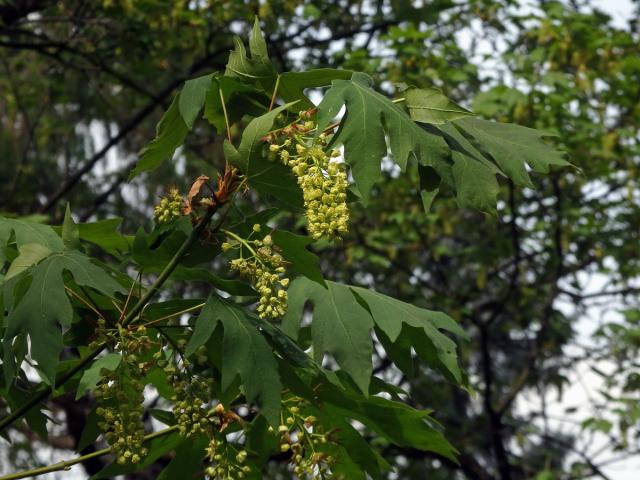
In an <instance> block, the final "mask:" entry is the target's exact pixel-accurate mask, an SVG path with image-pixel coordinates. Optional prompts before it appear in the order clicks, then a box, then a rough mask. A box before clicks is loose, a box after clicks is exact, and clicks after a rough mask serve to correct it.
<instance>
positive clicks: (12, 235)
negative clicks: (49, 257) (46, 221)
mask: <svg viewBox="0 0 640 480" xmlns="http://www.w3.org/2000/svg"><path fill="white" fill-rule="evenodd" d="M11 239H13V241H14V242H15V244H16V247H17V248H18V249H19V248H20V247H21V246H23V245H27V244H30V243H36V244H39V245H42V246H43V247H46V248H47V249H48V250H50V251H52V252H61V251H62V249H63V248H64V243H63V242H62V238H60V236H59V235H58V234H57V233H56V232H55V231H54V230H53V228H51V227H50V226H49V225H42V224H40V223H35V222H29V221H26V220H17V219H13V218H6V217H0V266H1V265H2V264H4V262H5V261H6V260H7V245H8V244H9V242H10V241H11Z"/></svg>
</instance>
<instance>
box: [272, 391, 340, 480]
mask: <svg viewBox="0 0 640 480" xmlns="http://www.w3.org/2000/svg"><path fill="white" fill-rule="evenodd" d="M305 405H306V402H304V401H303V400H302V399H300V398H297V397H292V398H290V399H288V400H286V401H285V402H284V405H283V414H282V418H281V422H280V426H279V427H278V436H279V439H280V451H281V452H283V453H287V452H291V460H290V461H291V464H292V466H293V473H295V474H296V476H297V477H298V478H301V479H302V478H314V479H315V478H328V476H329V474H330V470H331V465H333V463H334V462H335V458H334V457H332V456H331V455H328V454H327V453H326V451H325V449H324V448H322V445H324V444H326V443H327V442H329V441H330V440H329V436H328V435H327V434H325V433H323V428H322V426H321V425H319V424H318V421H317V419H316V417H314V416H313V415H306V414H305V413H303V411H304V410H305ZM269 428H270V431H273V429H272V428H271V427H269Z"/></svg>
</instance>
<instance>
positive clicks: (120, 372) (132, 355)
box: [94, 319, 153, 464]
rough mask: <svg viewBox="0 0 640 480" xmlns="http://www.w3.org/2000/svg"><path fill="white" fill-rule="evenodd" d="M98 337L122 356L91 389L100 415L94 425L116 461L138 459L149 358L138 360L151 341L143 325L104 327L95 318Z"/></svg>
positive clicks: (141, 454)
mask: <svg viewBox="0 0 640 480" xmlns="http://www.w3.org/2000/svg"><path fill="white" fill-rule="evenodd" d="M97 330H98V335H99V338H101V340H102V341H103V342H105V343H107V344H108V345H110V346H111V348H112V349H113V350H115V351H116V352H119V353H120V354H121V356H122V360H121V361H120V364H119V365H118V368H117V369H116V370H115V371H113V372H106V373H105V375H104V376H103V377H102V379H101V381H100V383H99V385H98V387H97V389H96V390H95V392H94V395H95V397H96V400H97V401H98V408H97V409H96V413H97V414H98V415H99V416H100V417H101V418H102V419H101V421H100V422H99V423H98V427H99V428H100V429H101V430H102V431H103V432H104V434H105V439H106V440H107V442H108V443H109V445H111V447H112V448H113V451H114V453H115V454H116V461H117V462H118V463H120V464H126V463H139V462H141V461H142V459H143V458H144V457H145V455H146V454H147V448H145V447H144V445H143V442H144V423H143V421H142V414H143V411H144V407H143V402H144V381H143V378H144V376H145V375H146V374H147V372H148V370H149V369H150V368H151V366H152V365H153V362H144V361H141V358H140V354H141V353H143V352H144V351H146V350H148V349H149V348H150V347H151V346H152V345H153V342H152V341H151V339H150V338H149V337H148V336H147V330H146V327H144V326H138V327H135V328H133V329H128V328H125V327H123V326H122V325H118V326H117V328H114V329H108V328H107V325H106V321H105V320H104V319H100V320H98V329H97Z"/></svg>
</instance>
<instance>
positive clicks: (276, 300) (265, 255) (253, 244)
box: [222, 225, 289, 319]
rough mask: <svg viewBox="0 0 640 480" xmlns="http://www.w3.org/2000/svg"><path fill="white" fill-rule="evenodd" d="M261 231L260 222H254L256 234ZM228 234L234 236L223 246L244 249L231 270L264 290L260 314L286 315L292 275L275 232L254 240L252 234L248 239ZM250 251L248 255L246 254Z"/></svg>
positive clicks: (223, 247) (260, 289)
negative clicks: (279, 248) (286, 266)
mask: <svg viewBox="0 0 640 480" xmlns="http://www.w3.org/2000/svg"><path fill="white" fill-rule="evenodd" d="M260 231H261V227H260V225H254V226H253V233H252V235H253V234H255V233H258V232H260ZM227 234H228V235H229V236H230V237H231V238H232V240H231V241H229V242H225V243H223V244H222V249H223V250H224V251H229V250H231V249H238V250H239V251H240V256H239V257H238V258H236V259H234V260H232V261H231V264H230V265H231V270H236V271H237V272H239V273H240V275H242V276H244V277H247V278H249V279H250V280H251V283H252V284H253V286H254V288H255V289H256V290H257V292H258V293H259V294H260V300H259V303H258V308H257V310H258V315H259V316H260V318H268V319H276V318H278V317H281V316H282V315H284V314H285V312H286V310H287V300H288V295H287V290H286V289H287V286H288V285H289V279H288V278H287V277H285V273H286V270H285V267H284V264H285V262H284V259H283V258H282V256H281V255H280V254H279V253H278V252H277V251H276V249H275V247H274V245H273V239H272V238H271V235H265V236H264V238H263V239H262V240H258V239H255V240H251V239H250V238H251V237H249V238H248V239H246V240H245V239H242V238H240V237H238V236H237V235H235V234H233V233H231V232H227ZM246 252H248V253H249V255H248V256H245V253H246Z"/></svg>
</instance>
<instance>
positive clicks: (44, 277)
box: [3, 250, 125, 385]
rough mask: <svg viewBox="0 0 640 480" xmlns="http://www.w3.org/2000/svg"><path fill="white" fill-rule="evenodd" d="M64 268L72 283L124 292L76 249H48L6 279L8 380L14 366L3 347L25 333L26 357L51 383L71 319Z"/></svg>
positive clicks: (105, 292)
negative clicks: (28, 341) (28, 353)
mask: <svg viewBox="0 0 640 480" xmlns="http://www.w3.org/2000/svg"><path fill="white" fill-rule="evenodd" d="M67 272H68V273H69V274H70V275H71V277H72V278H73V280H74V281H75V283H76V284H77V285H80V286H84V287H89V288H93V289H95V290H97V291H98V292H100V293H102V294H103V295H106V296H107V297H113V296H114V295H115V294H116V293H117V292H120V293H124V292H125V290H124V289H123V288H122V286H121V285H120V284H119V283H118V282H116V280H114V278H113V277H111V276H110V275H109V274H107V273H106V272H105V271H104V270H102V268H100V267H98V266H97V265H95V264H94V263H92V262H91V260H90V259H89V257H87V256H86V255H84V254H82V253H80V252H78V251H75V250H70V251H63V252H56V253H53V254H52V255H50V256H49V257H47V258H45V259H44V260H42V261H41V262H40V263H38V264H37V265H36V266H34V267H32V268H30V269H28V270H26V271H24V272H22V274H20V275H18V276H16V277H14V279H12V280H15V281H10V282H7V283H6V284H5V285H4V297H5V301H6V299H9V304H8V305H7V304H5V308H8V310H9V313H8V315H7V318H6V329H5V332H4V339H3V343H4V345H5V350H4V365H3V367H4V373H5V376H6V379H7V382H11V381H12V379H13V378H14V375H15V371H14V368H15V365H14V362H13V358H12V355H13V354H12V352H11V350H10V349H8V348H6V346H7V345H10V344H11V342H12V340H13V339H14V338H15V337H16V336H17V335H19V334H20V333H23V332H24V333H26V334H28V335H29V338H30V339H31V357H32V358H33V359H34V360H35V361H36V362H37V363H38V366H39V368H40V370H41V371H42V373H43V376H44V380H45V381H47V382H48V383H49V384H51V385H54V384H55V375H56V369H57V366H58V362H59V356H60V352H61V351H62V349H63V347H64V344H63V341H62V333H63V330H66V329H67V328H69V326H70V325H71V322H72V319H73V309H72V306H71V302H70V301H69V298H68V297H67V294H66V292H65V288H64V287H65V276H64V274H65V273H67ZM29 282H30V283H29ZM27 284H28V286H26V285H27ZM23 290H24V293H23ZM22 293H23V294H22ZM19 294H22V295H21V296H19Z"/></svg>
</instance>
